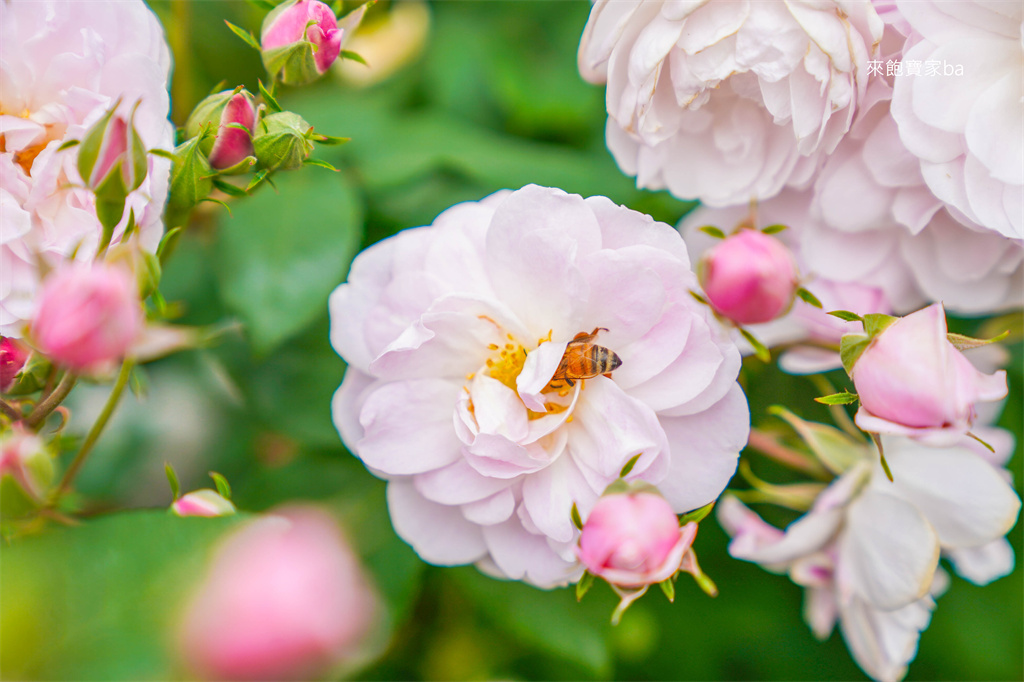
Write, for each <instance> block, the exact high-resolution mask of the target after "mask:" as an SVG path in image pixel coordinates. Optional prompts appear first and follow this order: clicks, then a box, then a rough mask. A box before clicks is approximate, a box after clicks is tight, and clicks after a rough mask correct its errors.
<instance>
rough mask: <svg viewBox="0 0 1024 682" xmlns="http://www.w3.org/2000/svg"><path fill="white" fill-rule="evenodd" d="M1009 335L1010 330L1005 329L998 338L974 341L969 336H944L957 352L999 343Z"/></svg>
mask: <svg viewBox="0 0 1024 682" xmlns="http://www.w3.org/2000/svg"><path fill="white" fill-rule="evenodd" d="M1009 335H1010V330H1009V329H1007V330H1006V331H1004V332H1003V333H1002V334H999V335H998V336H993V337H992V338H991V339H975V338H973V337H970V336H964V335H963V334H952V333H950V334H946V338H947V339H949V342H950V343H951V344H953V347H954V348H956V349H957V350H960V351H963V350H970V349H972V348H981V347H982V346H987V345H988V344H990V343H999V342H1000V341H1002V340H1003V339H1005V338H1006V337H1008V336H1009Z"/></svg>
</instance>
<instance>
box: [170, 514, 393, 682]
mask: <svg viewBox="0 0 1024 682" xmlns="http://www.w3.org/2000/svg"><path fill="white" fill-rule="evenodd" d="M378 608H379V607H378V600H377V597H376V595H375V593H374V591H373V590H372V588H371V587H370V586H369V584H368V583H367V581H366V577H365V576H364V574H363V571H362V569H361V567H360V565H359V561H358V559H357V558H356V556H355V555H354V554H353V553H352V550H351V549H350V548H349V547H348V545H347V544H346V542H345V540H344V538H343V537H342V535H341V531H340V529H339V528H338V525H337V523H335V521H334V520H333V519H332V518H331V517H330V516H328V515H327V514H325V513H324V512H321V511H319V510H316V509H311V508H301V507H294V508H284V509H280V510H278V511H276V512H274V513H272V514H271V515H269V516H264V517H262V518H260V519H257V520H256V521H253V522H251V523H248V524H246V525H245V526H244V527H243V528H241V529H240V530H238V531H236V532H234V533H232V534H231V535H230V536H229V537H228V538H226V540H225V541H224V542H223V543H222V544H221V546H220V547H219V549H218V550H217V552H216V554H215V555H214V556H213V559H212V560H211V564H210V566H209V568H208V570H207V573H206V575H205V576H204V578H203V581H202V583H201V585H200V586H199V588H198V591H197V592H196V593H195V594H194V595H193V597H192V598H191V600H190V601H189V603H188V605H187V607H186V611H185V616H184V619H183V621H182V622H181V625H180V629H179V633H178V634H179V646H180V651H181V654H182V656H183V658H184V660H185V662H186V664H187V666H188V668H189V670H190V671H191V672H192V673H193V674H195V675H198V676H200V677H201V678H202V679H211V680H309V679H322V678H325V677H327V676H329V675H331V674H332V672H334V671H335V669H336V668H337V667H338V666H340V665H343V664H344V663H345V661H346V660H348V659H350V658H352V657H354V656H358V655H359V652H360V649H361V648H362V647H363V646H365V645H366V643H367V641H368V636H369V635H370V634H371V631H372V629H373V627H374V624H375V621H376V618H377V617H378V616H377V611H378Z"/></svg>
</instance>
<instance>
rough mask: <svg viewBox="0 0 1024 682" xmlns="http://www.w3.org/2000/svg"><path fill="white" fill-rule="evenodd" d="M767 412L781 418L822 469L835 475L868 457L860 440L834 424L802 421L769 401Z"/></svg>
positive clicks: (865, 446)
mask: <svg viewBox="0 0 1024 682" xmlns="http://www.w3.org/2000/svg"><path fill="white" fill-rule="evenodd" d="M768 413H769V414H771V415H774V416H776V417H779V418H780V419H783V420H785V422H786V423H787V424H789V425H790V426H791V427H792V428H793V430H794V431H796V432H797V435H799V436H800V438H801V440H803V442H804V443H806V444H807V447H808V448H810V450H811V452H812V453H814V456H815V457H816V458H817V460H818V461H819V462H820V463H821V464H822V465H824V467H825V469H827V470H828V471H829V472H831V473H833V474H835V475H837V476H838V475H840V474H842V473H843V472H845V471H846V470H847V469H849V468H850V467H852V466H853V465H854V464H856V463H857V462H858V461H861V460H864V459H867V458H868V457H869V453H868V451H867V449H866V448H867V445H866V443H865V442H864V441H858V440H855V439H854V438H853V437H852V436H850V435H849V434H847V433H846V432H844V431H842V430H840V429H837V428H835V427H834V426H829V425H827V424H819V423H818V422H809V421H805V420H804V419H801V418H800V417H798V416H796V415H795V414H793V413H792V412H791V411H789V410H788V409H786V408H785V407H783V406H782V405H772V406H771V407H769V408H768Z"/></svg>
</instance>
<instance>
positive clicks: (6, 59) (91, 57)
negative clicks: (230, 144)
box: [0, 0, 174, 336]
mask: <svg viewBox="0 0 1024 682" xmlns="http://www.w3.org/2000/svg"><path fill="white" fill-rule="evenodd" d="M170 66H171V58H170V52H169V50H168V47H167V43H166V41H165V40H164V34H163V29H162V27H161V26H160V23H159V21H157V19H156V17H155V16H154V15H153V13H152V12H151V11H150V10H149V9H148V8H147V7H146V5H145V4H144V3H143V2H142V1H141V0H131V1H128V2H109V3H102V2H59V1H54V0H46V1H33V2H27V1H24V0H13V1H9V2H3V3H0V93H2V94H0V98H2V99H0V140H2V145H0V210H2V212H3V226H2V230H0V331H2V333H3V334H4V335H5V336H19V335H20V333H21V331H22V330H21V325H22V323H23V322H24V321H25V320H26V319H28V318H29V317H30V316H31V314H32V310H33V305H34V298H35V294H36V290H37V288H38V285H39V263H40V261H42V262H44V263H46V264H47V266H49V267H52V266H53V265H55V264H56V263H57V262H59V261H60V260H63V259H64V258H67V257H68V256H70V255H71V254H72V253H76V254H77V257H78V258H90V257H92V256H93V255H94V254H95V252H96V248H97V246H98V244H99V240H100V236H101V234H102V227H101V225H100V222H99V220H98V219H97V217H96V209H95V197H94V195H93V194H92V192H91V191H89V190H87V189H85V188H84V186H83V184H82V179H81V178H80V177H79V175H78V168H77V158H78V148H77V147H71V148H69V149H65V150H60V147H61V145H63V144H64V143H66V142H68V141H71V140H81V139H82V138H83V136H84V135H85V133H86V131H88V130H89V128H90V127H91V126H92V125H93V124H95V123H96V122H97V121H98V120H100V118H102V117H103V115H104V114H106V113H107V112H108V111H109V110H110V109H111V107H113V106H114V104H115V103H116V102H117V101H118V100H120V102H121V104H120V107H119V109H118V112H119V115H121V116H123V117H124V118H125V119H126V120H127V119H128V118H129V116H130V115H131V111H132V109H133V107H135V106H136V104H137V105H138V108H137V109H136V110H135V116H134V123H135V127H136V130H137V131H138V133H139V135H140V137H141V138H142V140H143V142H144V144H145V146H146V148H147V149H163V150H171V149H172V148H173V146H174V128H173V126H172V125H171V123H170V121H168V120H167V114H168V109H169V98H168V94H167V80H168V76H169V73H170ZM148 165H149V169H148V170H149V172H148V175H147V178H146V180H145V181H144V182H143V183H142V185H141V186H140V187H139V188H138V189H137V190H135V191H134V192H132V193H131V194H129V196H128V201H127V207H126V210H125V217H124V218H123V219H122V221H121V223H120V224H119V225H118V226H117V228H116V229H115V231H114V242H115V243H116V242H117V241H118V239H119V238H120V236H121V234H122V233H123V231H124V228H125V226H126V225H127V222H128V210H129V209H131V210H133V211H134V213H135V219H136V222H137V224H138V228H139V237H140V239H141V243H142V245H143V246H144V247H145V248H147V249H150V250H155V248H156V246H157V244H158V243H159V240H160V236H161V234H162V233H163V224H162V222H161V214H162V213H163V206H164V201H165V199H166V194H167V184H168V177H169V174H170V161H169V160H167V159H162V158H158V157H156V156H152V155H151V156H150V157H149V164H148Z"/></svg>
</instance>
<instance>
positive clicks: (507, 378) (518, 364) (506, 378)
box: [486, 334, 526, 391]
mask: <svg viewBox="0 0 1024 682" xmlns="http://www.w3.org/2000/svg"><path fill="white" fill-rule="evenodd" d="M508 339H509V343H506V344H505V345H504V347H499V346H498V345H496V344H493V343H492V344H491V345H490V346H489V348H490V349H491V350H496V351H499V353H498V356H497V357H496V358H489V359H488V360H487V370H486V371H487V375H488V376H490V377H491V378H492V379H497V380H498V381H500V382H501V383H503V384H505V385H506V386H508V387H509V388H511V389H512V390H513V391H515V390H516V379H518V378H519V374H520V373H521V372H522V371H523V365H525V364H526V349H525V348H523V344H521V343H518V342H517V341H516V340H515V338H514V337H513V336H512V335H511V334H509V335H508Z"/></svg>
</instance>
